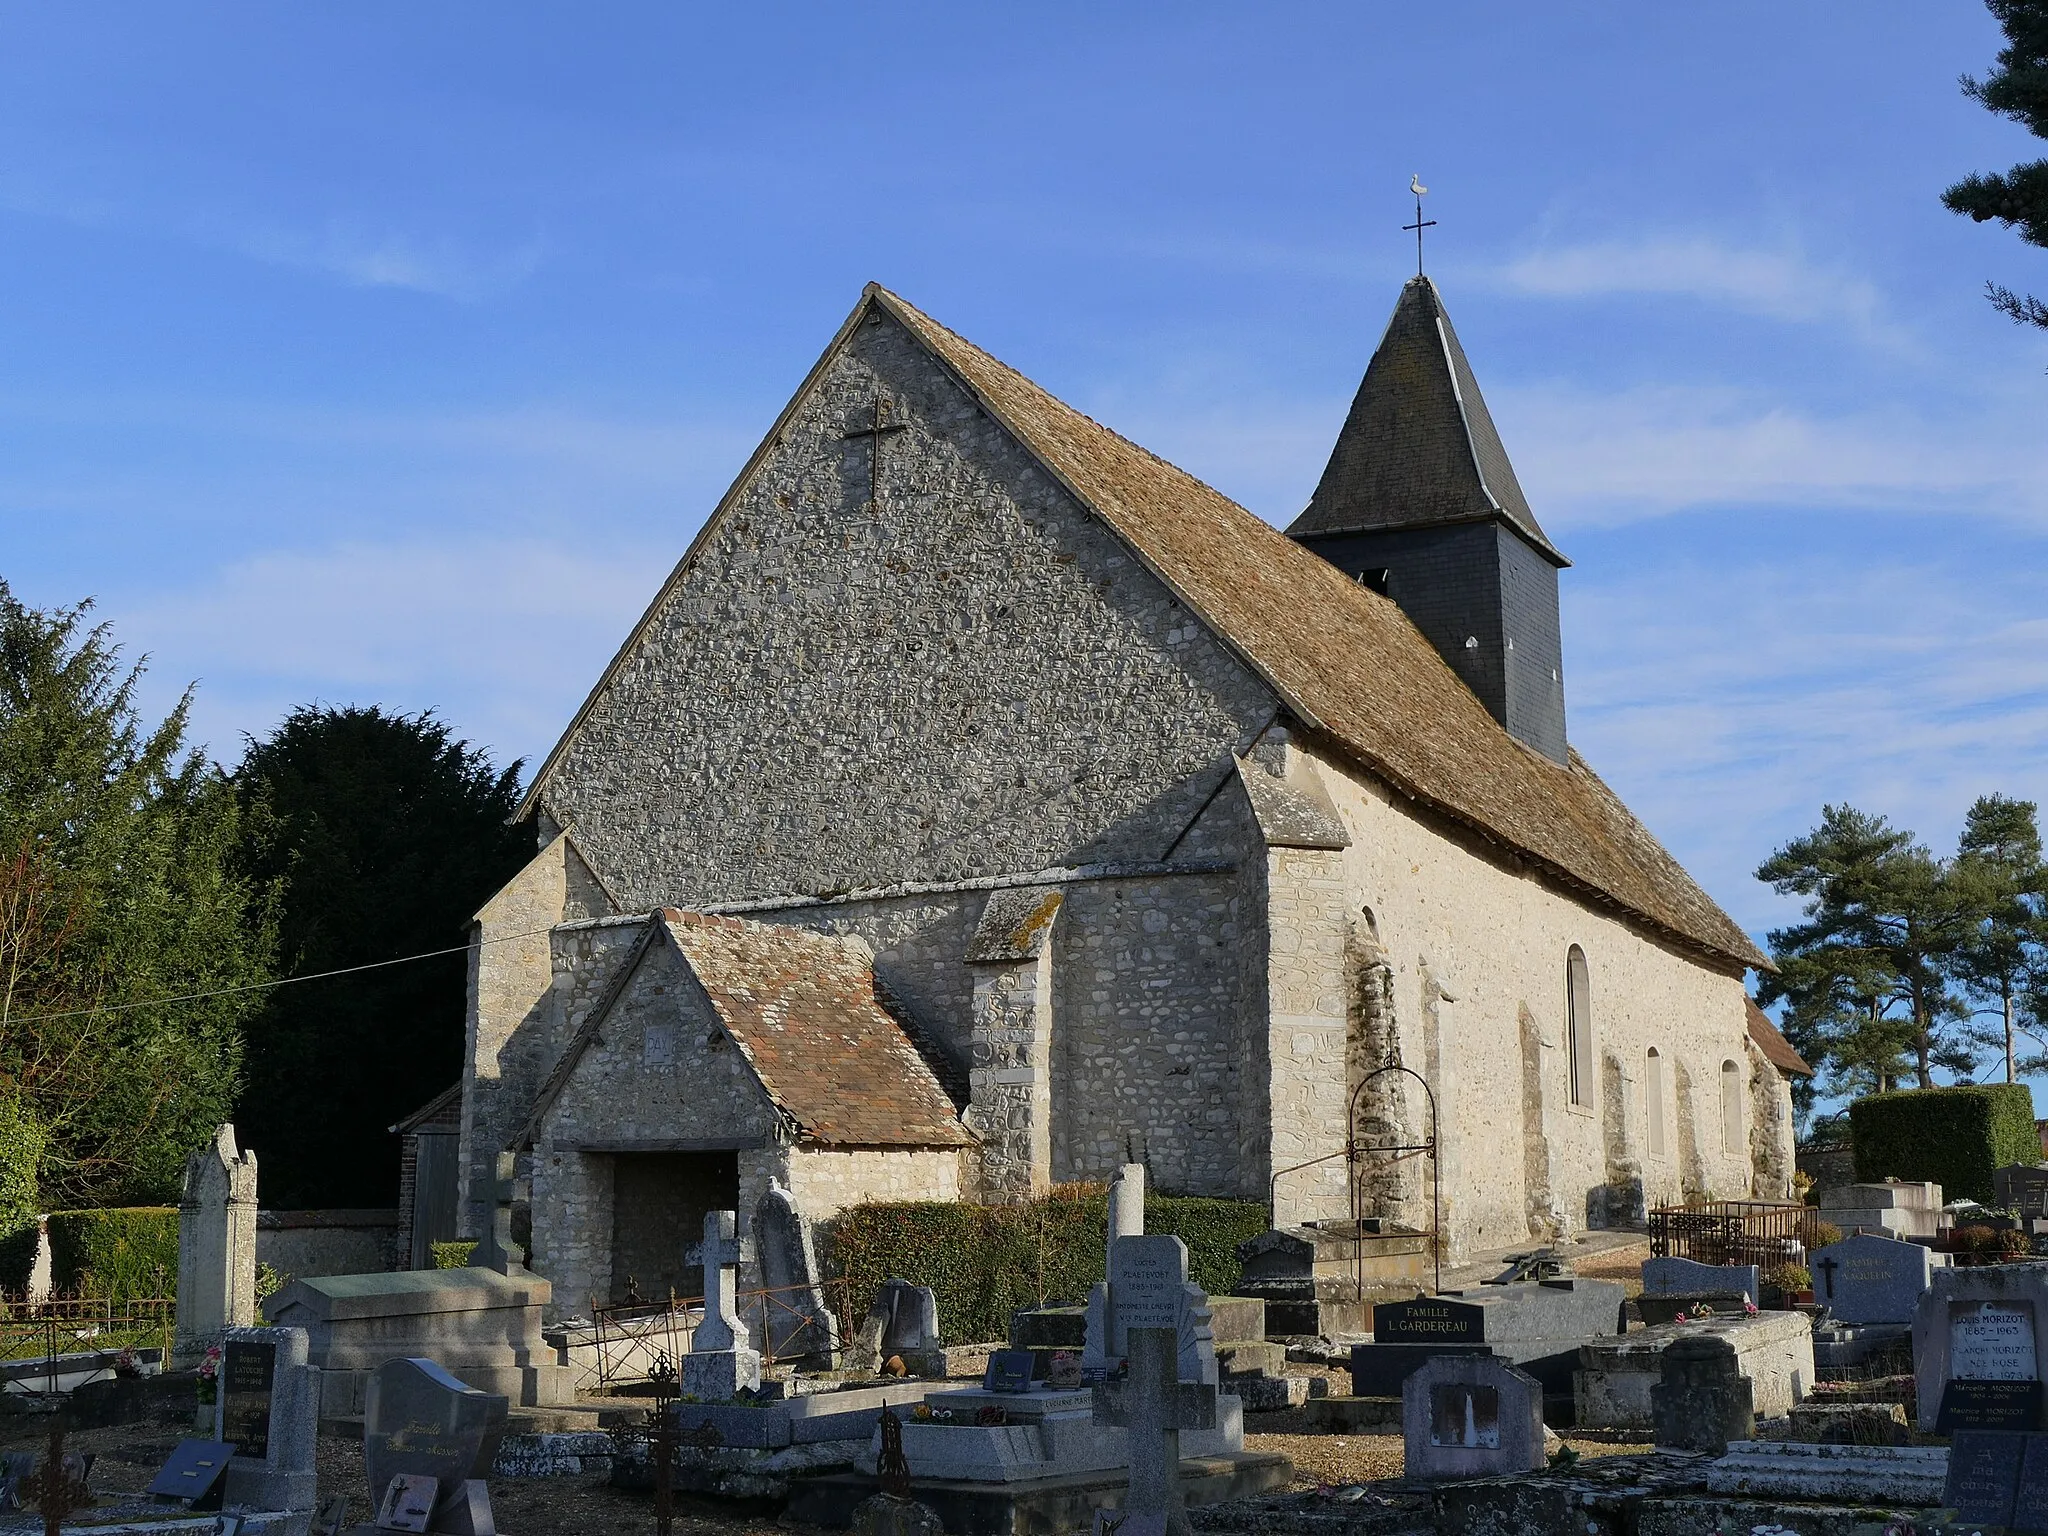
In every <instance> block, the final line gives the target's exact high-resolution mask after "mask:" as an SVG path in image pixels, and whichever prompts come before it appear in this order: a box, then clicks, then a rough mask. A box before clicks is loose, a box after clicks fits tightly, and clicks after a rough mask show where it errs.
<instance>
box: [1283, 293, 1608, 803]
mask: <svg viewBox="0 0 2048 1536" xmlns="http://www.w3.org/2000/svg"><path fill="white" fill-rule="evenodd" d="M1287 532H1288V534H1289V535H1290V536H1291V537H1292V538H1294V539H1295V540H1296V541H1297V542H1299V543H1300V544H1302V545H1303V546H1305V547H1306V548H1309V549H1312V550H1314V551H1315V552H1316V553H1317V554H1318V555H1321V556H1322V557H1323V558H1324V559H1325V560H1328V561H1329V562H1330V563H1331V564H1332V565H1335V566H1336V567H1337V568H1338V569H1339V570H1341V571H1343V572H1345V573H1346V574H1347V575H1349V576H1351V577H1352V578H1353V579H1354V580H1355V581H1357V582H1359V583H1360V584H1361V585H1362V586H1365V587H1367V588H1369V589H1370V590H1372V591H1374V592H1377V593H1379V594H1380V595H1381V596H1383V597H1387V598H1389V599H1391V600H1392V601H1394V602H1395V603H1398V604H1399V605H1400V606H1401V609H1402V611H1403V612H1404V613H1406V614H1407V615H1408V617H1409V619H1410V620H1411V621H1413V623H1414V624H1415V627H1416V628H1417V629H1419V630H1421V631H1422V633H1423V635H1424V636H1425V637H1427V638H1428V640H1429V642H1430V644H1432V645H1433V646H1435V647H1436V649H1437V652H1438V653H1439V654H1440V655H1441V656H1442V657H1443V658H1444V660H1445V661H1446V662H1448V663H1449V664H1450V666H1451V669H1452V670H1453V671H1454V672H1456V673H1457V674H1458V676H1459V677H1460V678H1461V679H1463V680H1464V683H1465V686H1466V687H1468V688H1470V689H1471V690H1472V692H1473V693H1474V695H1476V696H1477V697H1478V699H1479V701H1480V702H1481V703H1483V704H1484V705H1485V706H1486V708H1487V709H1488V711H1489V712H1490V713H1491V714H1492V715H1493V717H1494V718H1495V719H1496V720H1498V721H1499V722H1500V723H1501V724H1502V725H1503V726H1505V727H1506V728H1507V729H1508V731H1509V732H1510V733H1512V734H1513V735H1514V736H1516V737H1517V738H1519V739H1520V740H1522V741H1524V742H1526V743H1528V744H1529V745H1530V746H1532V747H1534V748H1535V749H1536V750H1537V751H1539V752H1541V753H1543V754H1544V755H1545V756H1546V757H1549V758H1551V759H1552V760H1553V761H1556V762H1559V763H1562V762H1564V761H1566V741H1565V716H1564V648H1563V637H1562V634H1561V632H1560V628H1559V622H1558V606H1557V573H1558V571H1559V569H1560V568H1562V567H1563V566H1565V565H1568V564H1570V562H1569V561H1567V560H1566V559H1565V557H1564V556H1563V555H1562V554H1560V553H1559V552H1558V550H1557V548H1556V546H1554V545H1553V544H1552V543H1551V542H1550V540H1549V538H1548V537H1547V536H1546V535H1545V534H1544V532H1543V529H1542V526H1541V525H1540V524H1539V523H1538V522H1537V521H1536V516H1535V514H1534V513H1533V512H1532V511H1530V509H1529V502H1528V499H1527V498H1526V497H1525V496H1524V495H1523V494H1522V487H1521V484H1520V482H1519V481H1518V480H1516V478H1515V470H1514V466H1513V465H1512V464H1511V463H1509V461H1508V456H1507V450H1506V449H1505V448H1504V447H1503V446H1502V445H1501V440H1500V433H1499V432H1498V431H1497V430H1495V428H1494V425H1493V417H1492V414H1491V413H1490V412H1489V411H1488V410H1487V408H1486V401H1485V398H1484V397H1483V396H1482V395H1481V394H1480V393H1479V384H1478V381H1477V379H1475V378H1474V377H1473V374H1472V367H1471V364H1470V363H1469V362H1467V361H1466V358H1465V349H1464V348H1463V347H1462V346H1461V345H1460V344H1459V342H1458V333H1457V332H1456V331H1454V330H1453V329H1452V328H1451V319H1450V315H1449V314H1448V313H1447V312H1446V311H1445V309H1444V304H1443V297H1442V295H1440V294H1439V293H1438V292H1437V290H1436V285H1435V284H1433V283H1432V282H1430V280H1429V279H1428V278H1426V277H1418V278H1415V279H1413V280H1412V281H1410V282H1409V283H1408V284H1407V285H1406V286H1405V287H1403V288H1402V290H1401V298H1400V301H1399V303H1397V304H1396V305H1395V306H1394V316H1393V319H1392V320H1391V321H1389V322H1388V324H1387V330H1386V334H1385V335H1384V336H1383V337H1382V338H1381V339H1380V344H1379V348H1378V350H1376V351H1375V352H1374V353H1373V356H1372V361H1371V363H1370V364H1369V365H1368V366H1367V368H1366V370H1365V379H1364V381H1363V382H1362V383H1361V384H1360V385H1359V386H1358V394H1357V396H1356V397H1355V398H1354V399H1353V400H1352V402H1351V412H1350V415H1349V416H1347V417H1346V418H1345V421H1344V429H1343V430H1342V431H1341V432H1340V433H1338V435H1337V444H1336V447H1335V448H1334V449H1332V450H1331V453H1330V461H1329V463H1328V464H1327V465H1326V466H1325V467H1324V469H1323V477H1322V479H1321V480H1320V481H1319V482H1318V483H1317V485H1316V489H1315V494H1314V495H1313V496H1311V497H1310V498H1309V504H1308V507H1307V510H1305V511H1304V512H1303V513H1302V514H1301V516H1300V517H1298V518H1296V519H1295V521H1294V524H1293V526H1292V527H1290V528H1289V529H1288V530H1287Z"/></svg>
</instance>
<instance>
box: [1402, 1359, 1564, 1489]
mask: <svg viewBox="0 0 2048 1536" xmlns="http://www.w3.org/2000/svg"><path fill="white" fill-rule="evenodd" d="M1401 1434H1402V1440H1403V1443H1404V1446H1405V1448H1406V1454H1407V1460H1406V1468H1407V1475H1408V1476H1409V1477H1418V1478H1428V1479H1438V1478H1449V1477H1458V1478H1465V1477H1496V1476H1500V1475H1503V1474H1507V1473H1516V1472H1534V1471H1537V1470H1539V1469H1540V1468H1541V1467H1542V1466H1543V1464H1544V1460H1545V1453H1544V1445H1543V1386H1542V1383H1540V1382H1539V1381H1537V1380H1536V1378H1535V1377H1533V1376H1530V1375H1527V1374H1525V1373H1523V1372H1521V1371H1518V1370H1516V1369H1515V1368H1514V1367H1513V1366H1511V1365H1509V1364H1508V1363H1507V1362H1506V1361H1503V1360H1496V1359H1494V1358H1493V1357H1492V1356H1490V1355H1439V1356H1438V1357H1437V1358H1435V1359H1434V1360H1427V1361H1424V1362H1423V1364H1422V1365H1421V1366H1420V1367H1418V1368H1417V1369H1416V1370H1415V1371H1414V1372H1413V1373H1411V1374H1410V1376H1409V1377H1408V1379H1407V1380H1406V1381H1404V1382H1403V1383H1401Z"/></svg>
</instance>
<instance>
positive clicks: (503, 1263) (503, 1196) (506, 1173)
mask: <svg viewBox="0 0 2048 1536" xmlns="http://www.w3.org/2000/svg"><path fill="white" fill-rule="evenodd" d="M518 1168H519V1158H518V1155H517V1154H516V1153H512V1152H500V1153H499V1154H498V1157H497V1161H496V1163H495V1164H494V1165H493V1167H492V1172H493V1174H494V1175H495V1177H494V1178H493V1179H492V1182H491V1236H490V1246H489V1250H488V1251H487V1252H486V1253H484V1254H483V1255H482V1256H481V1258H482V1263H481V1265H480V1266H479V1267H480V1268H484V1269H495V1270H496V1271H497V1272H498V1273H499V1274H501V1275H509V1274H511V1273H512V1272H513V1271H514V1270H515V1269H520V1268H523V1267H524V1266H525V1264H526V1250H525V1249H524V1248H522V1247H520V1246H519V1245H518V1244H517V1243H515V1242H513V1241H512V1202H513V1201H515V1200H517V1199H518V1198H519V1184H518V1180H517V1178H516V1177H515V1175H516V1174H517V1172H518Z"/></svg>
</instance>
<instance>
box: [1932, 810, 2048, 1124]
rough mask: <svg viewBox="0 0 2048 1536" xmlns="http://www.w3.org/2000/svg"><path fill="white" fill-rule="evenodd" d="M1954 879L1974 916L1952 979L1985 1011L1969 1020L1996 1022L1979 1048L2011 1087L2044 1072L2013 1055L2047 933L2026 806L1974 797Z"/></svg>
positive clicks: (2047, 888)
mask: <svg viewBox="0 0 2048 1536" xmlns="http://www.w3.org/2000/svg"><path fill="white" fill-rule="evenodd" d="M1954 878H1955V879H1956V880H1957V882H1958V883H1959V884H1961V885H1964V886H1966V887H1967V888H1968V900H1969V902H1970V904H1971V905H1972V906H1973V907H1975V908H1976V909H1977V910H1978V911H1979V912H1980V913H1981V914H1982V915H1981V916H1980V917H1979V918H1978V920H1977V922H1976V924H1975V926H1974V927H1973V928H1972V929H1971V931H1970V932H1969V934H1968V935H1967V936H1966V938H1965V940H1964V942H1963V944H1962V947H1961V948H1960V949H1959V950H1958V951H1957V953H1956V959H1955V965H1954V973H1955V976H1956V979H1957V980H1958V981H1960V982H1961V983H1962V984H1963V986H1964V987H1965V988H1966V989H1967V990H1968V991H1969V993H1970V994H1971V996H1972V997H1974V998H1976V999H1977V1000H1978V1001H1979V1002H1980V1003H1982V1004H1984V1005H1985V1006H1984V1007H1982V1008H1980V1009H1979V1010H1978V1013H1977V1015H1976V1016H1977V1017H1985V1016H1989V1017H1992V1018H1995V1019H1996V1020H1997V1021H1998V1028H1997V1030H1996V1032H1994V1033H1991V1034H1982V1035H1979V1037H1978V1039H1979V1043H1981V1044H1983V1045H1985V1046H1988V1047H1990V1048H1991V1049H1993V1050H1995V1051H1997V1052H1998V1053H1999V1055H2000V1057H2001V1060H2002V1061H2003V1064H2004V1067H2005V1080H2006V1081H2007V1082H2008V1083H2011V1082H2017V1081H2018V1080H2019V1077H2020V1075H2021V1074H2022V1073H2023V1072H2026V1071H2037V1072H2038V1071H2040V1070H2043V1067H2044V1065H2048V1063H2040V1062H2038V1061H2034V1060H2028V1061H2024V1062H2023V1061H2022V1060H2021V1058H2020V1057H2019V1055H2018V1052H2017V1036H2018V1032H2019V1030H2020V1029H2021V1027H2022V1023H2023V1010H2024V1004H2025V999H2026V995H2027V993H2028V990H2029V986H2030V983H2031V982H2032V980H2033V977H2034V976H2035V974H2036V973H2037V972H2038V971H2039V970H2040V967H2041V957H2042V940H2043V937H2044V934H2048V919H2044V915H2043V908H2044V901H2048V869H2044V868H2043V866H2042V861H2041V833H2040V829H2039V827H2038V825H2037V824H2036V819H2035V807H2034V804H2033V802H2032V801H2028V800H2011V799H2008V798H2007V797H2005V796H2004V795H1984V796H1982V797H1980V798H1979V799H1978V801H1977V802H1976V804H1974V805H1972V806H1971V807H1970V811H1969V815H1968V817H1967V818H1966V819H1965V821H1964V823H1963V836H1962V841H1961V843H1960V844H1959V845H1958V847H1957V851H1956V860H1955V866H1954Z"/></svg>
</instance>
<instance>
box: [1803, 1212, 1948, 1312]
mask: <svg viewBox="0 0 2048 1536" xmlns="http://www.w3.org/2000/svg"><path fill="white" fill-rule="evenodd" d="M1807 1267H1808V1268H1809V1269H1810V1270H1812V1272H1813V1299H1814V1300H1815V1301H1818V1302H1820V1303H1821V1304H1822V1305H1824V1306H1825V1307H1826V1308H1827V1309H1828V1311H1829V1312H1830V1313H1831V1314H1832V1315H1833V1316H1834V1317H1835V1318H1836V1319H1837V1320H1839V1321H1841V1322H1845V1323H1910V1322H1912V1321H1913V1309H1914V1307H1916V1306H1917V1305H1919V1302H1920V1293H1921V1292H1923V1291H1925V1290H1926V1289H1927V1286H1928V1284H1929V1282H1930V1281H1931V1280H1932V1278H1933V1275H1934V1257H1933V1255H1932V1254H1931V1253H1930V1252H1929V1251H1928V1250H1927V1249H1926V1248H1923V1247H1922V1246H1921V1245H1920V1244H1918V1243H1908V1242H1902V1241H1901V1240H1900V1239H1898V1238H1895V1237H1877V1236H1874V1235H1871V1234H1867V1233H1865V1234H1859V1235H1857V1236H1855V1237H1845V1238H1843V1239H1842V1240H1841V1241H1840V1242H1839V1243H1830V1244H1829V1245H1828V1246H1827V1247H1825V1248H1816V1249H1815V1250H1814V1251H1813V1254H1812V1257H1811V1258H1810V1259H1809V1260H1808V1264H1807Z"/></svg>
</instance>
